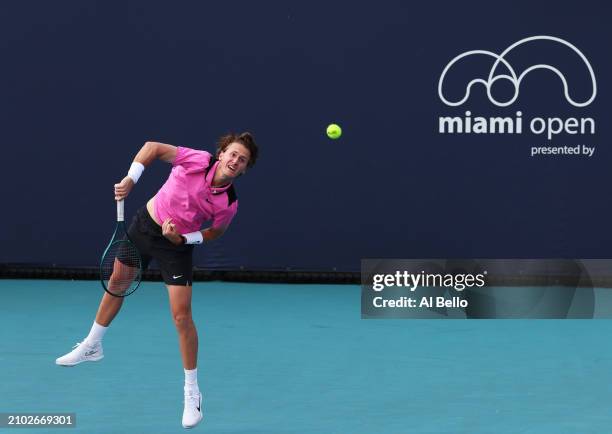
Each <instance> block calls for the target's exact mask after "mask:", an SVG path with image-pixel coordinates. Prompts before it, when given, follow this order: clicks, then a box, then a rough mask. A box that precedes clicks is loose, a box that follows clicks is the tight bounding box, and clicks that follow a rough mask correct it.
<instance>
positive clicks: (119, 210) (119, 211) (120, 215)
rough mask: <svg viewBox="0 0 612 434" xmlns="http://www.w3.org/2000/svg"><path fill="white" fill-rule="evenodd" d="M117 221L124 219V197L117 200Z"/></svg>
mask: <svg viewBox="0 0 612 434" xmlns="http://www.w3.org/2000/svg"><path fill="white" fill-rule="evenodd" d="M117 221H118V222H122V221H123V199H121V200H118V201H117Z"/></svg>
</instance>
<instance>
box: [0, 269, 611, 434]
mask: <svg viewBox="0 0 612 434" xmlns="http://www.w3.org/2000/svg"><path fill="white" fill-rule="evenodd" d="M101 292H102V290H101V288H100V285H99V283H98V282H95V281H57V280H51V281H49V280H47V281H45V280H2V281H0V294H1V295H0V300H1V303H0V311H1V315H0V318H1V320H0V321H1V324H0V325H1V330H2V339H1V342H2V350H1V351H0V368H1V372H2V377H1V381H0V409H1V410H0V411H2V412H74V413H76V415H77V427H76V428H74V429H60V428H57V429H53V430H50V429H47V430H48V431H49V432H54V433H55V432H57V433H60V432H72V433H76V432H79V433H111V432H130V433H145V432H146V433H181V432H184V430H183V428H182V427H181V426H180V416H181V411H182V392H183V391H182V385H183V375H182V366H181V364H180V363H181V361H180V357H179V350H178V344H177V337H176V330H175V327H174V324H173V323H172V319H171V316H170V313H169V308H168V300H167V293H166V289H165V287H164V286H163V284H162V283H151V282H144V283H143V286H142V287H141V288H139V289H138V291H137V292H136V293H135V294H134V295H133V296H131V297H129V298H128V299H127V300H126V303H125V305H124V307H123V309H122V312H121V314H120V315H119V316H118V317H117V319H116V320H115V321H114V322H113V324H112V326H111V327H110V329H109V331H108V333H107V335H106V338H105V341H104V351H105V358H104V359H103V360H102V361H100V362H97V363H84V364H82V365H79V366H76V367H74V368H64V367H59V366H56V365H55V363H54V360H55V358H56V357H58V356H59V355H61V354H62V353H64V352H65V351H66V350H67V349H68V348H70V346H71V345H73V344H74V343H76V342H77V341H79V340H81V339H82V338H83V336H82V335H83V333H84V332H86V331H87V329H88V328H89V326H90V325H91V322H92V321H93V316H94V314H95V310H96V308H97V304H98V301H99V297H100V296H101ZM359 301H360V288H359V286H356V285H284V284H238V283H220V282H203V283H196V284H195V286H194V298H193V315H194V320H195V321H196V325H197V327H198V331H199V334H200V355H199V372H200V374H199V376H200V387H201V389H202V391H203V393H204V396H205V401H204V408H205V419H204V423H203V424H202V425H201V426H199V427H197V428H195V429H196V430H199V431H201V432H209V433H228V434H230V433H231V434H247V433H248V434H263V433H279V434H280V433H282V434H287V433H290V434H293V433H295V434H298V433H299V434H304V433H313V434H314V433H325V434H332V433H336V434H345V433H351V434H403V433H412V432H414V433H470V434H474V433H509V434H510V433H512V434H518V433H538V434H541V433H551V434H552V433H554V434H558V433H583V434H584V433H602V432H607V431H608V430H609V427H610V426H612V413H611V412H610V405H609V402H610V397H611V396H612V386H611V385H612V369H610V366H612V350H611V349H610V345H608V344H607V337H608V336H609V335H610V334H611V333H612V322H610V321H597V320H588V321H580V320H559V321H556V320H546V321H537V320H507V321H504V320H472V321H436V320H362V319H360V305H359ZM22 431H25V432H27V431H30V430H29V429H24V430H22ZM22 431H21V430H20V432H22ZM44 431H45V429H33V432H44Z"/></svg>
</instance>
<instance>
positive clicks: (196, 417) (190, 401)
mask: <svg viewBox="0 0 612 434" xmlns="http://www.w3.org/2000/svg"><path fill="white" fill-rule="evenodd" d="M202 410H203V409H202V394H201V393H200V392H196V393H195V394H193V393H189V392H188V393H185V409H184V410H183V428H193V427H194V426H196V425H197V424H199V423H200V421H201V420H202V419H204V415H202Z"/></svg>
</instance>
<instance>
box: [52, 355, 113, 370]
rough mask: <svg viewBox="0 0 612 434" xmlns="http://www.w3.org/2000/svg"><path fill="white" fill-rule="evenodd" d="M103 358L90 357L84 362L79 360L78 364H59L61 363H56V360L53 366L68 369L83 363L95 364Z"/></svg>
mask: <svg viewBox="0 0 612 434" xmlns="http://www.w3.org/2000/svg"><path fill="white" fill-rule="evenodd" d="M103 358H104V355H102V356H99V357H91V358H89V359H85V360H79V361H78V362H75V363H61V362H58V361H57V360H56V361H55V364H56V365H58V366H65V367H67V368H69V367H72V366H76V365H78V364H80V363H83V362H97V361H98V360H102V359H103Z"/></svg>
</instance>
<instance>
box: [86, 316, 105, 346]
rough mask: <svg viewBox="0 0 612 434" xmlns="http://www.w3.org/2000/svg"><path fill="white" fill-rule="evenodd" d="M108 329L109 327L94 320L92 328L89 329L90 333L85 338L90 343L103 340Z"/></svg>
mask: <svg viewBox="0 0 612 434" xmlns="http://www.w3.org/2000/svg"><path fill="white" fill-rule="evenodd" d="M106 329H108V327H104V326H102V325H100V324H98V323H97V322H95V321H94V323H93V326H91V330H90V331H89V335H87V337H86V338H85V340H86V341H87V342H88V343H90V344H95V343H98V342H102V338H103V337H104V333H106Z"/></svg>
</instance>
